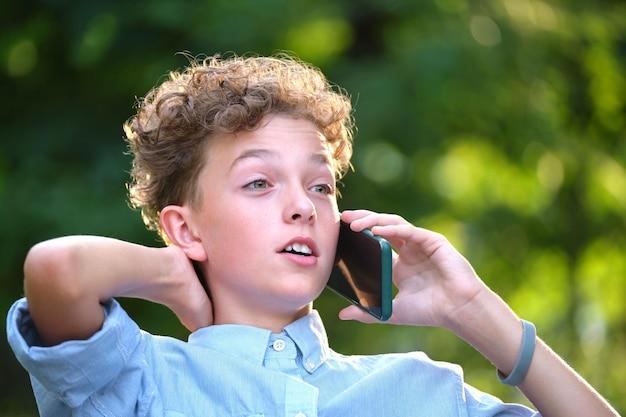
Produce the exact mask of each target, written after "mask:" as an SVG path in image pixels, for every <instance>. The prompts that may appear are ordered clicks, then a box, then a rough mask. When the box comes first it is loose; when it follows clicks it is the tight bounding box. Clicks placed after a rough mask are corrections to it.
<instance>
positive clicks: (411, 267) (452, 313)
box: [340, 210, 618, 417]
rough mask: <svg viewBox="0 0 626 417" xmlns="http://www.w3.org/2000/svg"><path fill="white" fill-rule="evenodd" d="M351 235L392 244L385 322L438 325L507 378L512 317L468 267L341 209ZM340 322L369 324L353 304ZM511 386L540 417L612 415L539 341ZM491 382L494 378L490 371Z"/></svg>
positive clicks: (408, 230)
mask: <svg viewBox="0 0 626 417" xmlns="http://www.w3.org/2000/svg"><path fill="white" fill-rule="evenodd" d="M342 219H343V220H344V221H346V222H348V223H351V227H352V228H353V230H356V231H358V230H362V229H364V228H369V229H372V232H373V233H374V234H377V235H380V236H382V237H384V238H386V239H387V240H389V242H390V243H391V244H392V245H393V246H394V248H395V250H396V251H397V256H396V257H395V259H394V267H393V268H394V269H393V275H394V282H395V284H396V286H397V287H398V289H399V291H398V294H397V295H396V297H395V298H394V301H393V309H394V312H393V315H392V317H391V319H390V322H392V323H398V324H411V325H423V326H438V327H445V328H447V329H449V330H451V331H453V332H454V333H456V334H457V335H458V336H460V337H461V338H463V339H464V340H466V341H467V342H468V343H470V344H471V345H472V346H474V347H475V348H476V349H477V350H478V351H479V352H480V353H481V354H483V355H484V356H485V357H486V358H487V359H488V360H489V361H490V362H491V363H493V364H494V365H495V366H496V367H497V368H498V369H499V370H500V371H501V372H502V373H503V374H504V375H509V373H511V371H512V370H513V367H514V365H515V362H516V361H517V357H518V355H519V352H520V348H521V345H522V335H523V330H522V324H521V322H520V319H519V317H517V315H516V314H515V313H514V312H513V311H512V310H511V309H510V308H509V307H508V305H507V304H506V303H505V302H504V301H503V300H502V299H501V298H500V297H499V296H498V295H497V294H495V293H494V292H493V291H491V290H490V289H489V288H488V287H487V286H486V285H485V284H484V283H483V282H482V281H481V280H480V278H479V277H478V276H477V275H476V273H475V272H474V270H473V268H472V267H471V265H470V264H469V263H468V262H467V261H466V260H465V258H463V256H461V255H460V254H459V253H458V252H457V251H456V250H455V249H454V248H453V247H452V245H450V243H449V242H448V241H447V240H446V239H445V238H443V236H441V235H438V234H437V233H433V232H430V231H428V230H424V229H420V228H416V227H414V226H413V225H411V224H410V223H408V222H407V221H406V220H404V219H402V218H401V217H399V216H395V215H385V214H377V213H372V212H368V211H364V210H358V211H345V212H343V213H342ZM340 316H341V318H343V319H356V320H359V321H363V322H373V321H374V320H373V318H371V316H369V315H368V314H366V313H364V312H362V311H361V310H360V309H358V308H356V307H355V306H351V307H348V308H346V309H344V310H342V311H341V313H340ZM535 344H536V347H535V351H534V355H533V357H532V360H531V363H530V368H529V370H528V373H527V374H526V376H525V378H524V379H523V380H522V382H521V383H520V385H519V386H518V387H519V388H520V390H521V391H522V392H523V393H524V394H525V395H526V397H528V399H529V400H530V401H531V402H532V403H533V404H534V405H535V407H537V409H538V411H539V412H540V413H541V415H542V416H544V417H549V416H572V415H593V416H618V414H617V413H616V412H615V410H613V409H612V408H611V406H610V405H609V404H608V403H607V402H606V401H605V400H604V399H603V398H602V397H601V396H600V395H599V394H598V393H597V392H596V391H595V390H594V389H593V388H592V387H591V386H589V384H588V383H587V382H586V381H585V380H584V379H583V378H581V377H580V376H579V375H578V374H577V373H576V372H575V371H574V370H572V369H571V368H570V367H569V366H568V365H567V364H566V363H565V362H564V361H563V360H562V359H561V358H559V357H558V356H557V355H556V354H555V353H554V352H553V351H552V350H551V349H550V348H549V347H548V346H547V345H546V344H545V343H543V342H542V341H541V340H540V339H536V341H535ZM494 378H495V373H494Z"/></svg>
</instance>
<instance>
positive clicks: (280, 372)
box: [7, 299, 538, 417]
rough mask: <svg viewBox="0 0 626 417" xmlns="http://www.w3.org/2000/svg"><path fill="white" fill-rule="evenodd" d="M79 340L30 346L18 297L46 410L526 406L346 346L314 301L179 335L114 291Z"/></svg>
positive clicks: (385, 412) (329, 412) (454, 411)
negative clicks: (140, 315)
mask: <svg viewBox="0 0 626 417" xmlns="http://www.w3.org/2000/svg"><path fill="white" fill-rule="evenodd" d="M104 309H105V313H106V319H105V322H104V325H103V327H102V329H101V330H100V331H98V332H97V333H96V334H94V335H93V336H92V337H91V338H90V339H88V340H84V341H69V342H65V343H62V344H59V345H57V346H53V347H41V346H38V344H39V343H38V336H37V332H36V330H35V328H34V326H33V322H32V319H31V317H30V314H29V312H28V306H27V303H26V300H24V299H22V300H18V301H17V302H16V303H15V304H14V305H13V306H12V307H11V310H10V311H9V314H8V317H7V334H8V338H9V342H10V344H11V347H12V348H13V350H14V352H15V355H16V356H17V358H18V360H19V361H20V363H21V364H22V365H23V366H24V368H26V370H28V372H29V373H30V375H31V381H32V385H33V391H34V393H35V397H36V399H37V404H38V406H39V410H40V413H41V415H42V416H44V417H48V416H53V417H63V416H116V417H130V416H169V417H174V416H178V417H181V416H187V417H193V416H203V417H205V416H220V417H222V416H234V417H250V416H254V417H261V416H265V417H270V416H272V417H274V416H276V417H283V416H284V417H316V416H318V417H323V416H337V417H349V416H359V417H369V416H372V417H373V416H376V417H381V416H383V417H388V416H392V417H401V416H429V417H430V416H446V417H449V416H494V415H498V416H532V415H538V414H535V413H534V412H533V411H532V410H529V409H527V408H525V407H523V406H521V405H515V404H503V403H502V402H500V401H499V400H498V399H496V398H494V397H492V396H490V395H487V394H484V393H481V392H479V391H477V390H476V389H474V388H472V387H470V386H468V385H467V384H465V383H464V382H463V376H462V371H461V368H460V367H458V366H456V365H451V364H447V363H441V362H435V361H432V360H430V359H429V358H428V357H427V356H426V355H425V354H423V353H421V352H412V353H401V354H385V355H374V356H345V355H341V354H338V353H336V352H334V351H333V350H331V349H330V347H329V346H328V340H327V338H326V332H325V330H324V326H323V324H322V321H321V320H320V317H319V315H318V314H317V312H313V313H311V314H309V315H308V316H306V317H303V318H302V319H300V320H297V321H296V322H294V323H292V324H290V325H289V326H287V327H285V329H284V330H283V331H282V332H281V333H280V334H273V333H272V332H270V331H269V330H264V329H259V328H255V327H249V326H240V325H218V326H210V327H206V328H203V329H200V330H198V331H196V332H195V333H192V334H191V335H190V336H189V341H188V342H184V341H181V340H178V339H174V338H171V337H163V336H154V335H152V334H149V333H146V332H143V331H141V330H140V329H139V327H138V326H137V324H136V323H135V322H134V321H133V320H131V319H130V318H129V317H128V315H127V314H126V312H125V311H124V310H123V309H122V308H121V306H120V305H119V304H118V303H117V302H116V301H114V300H113V301H111V302H109V303H107V304H106V305H105V306H104Z"/></svg>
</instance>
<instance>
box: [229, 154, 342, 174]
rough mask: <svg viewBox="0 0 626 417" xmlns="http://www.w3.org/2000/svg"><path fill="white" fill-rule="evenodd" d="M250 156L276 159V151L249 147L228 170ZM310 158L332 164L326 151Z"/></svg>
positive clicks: (317, 161) (321, 162) (277, 156)
mask: <svg viewBox="0 0 626 417" xmlns="http://www.w3.org/2000/svg"><path fill="white" fill-rule="evenodd" d="M251 158H258V159H263V160H270V159H278V158H279V155H278V152H276V151H273V150H271V149H249V150H247V151H245V152H243V153H242V154H241V155H239V156H238V157H237V158H235V160H234V161H233V163H232V164H230V168H229V171H232V170H233V169H234V168H235V167H236V166H237V165H239V164H240V163H242V162H243V161H245V160H247V159H251ZM310 160H311V161H312V162H314V163H316V164H319V165H332V164H331V161H330V157H329V155H328V153H327V152H316V153H314V154H313V155H311V158H310Z"/></svg>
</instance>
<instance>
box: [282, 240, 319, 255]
mask: <svg viewBox="0 0 626 417" xmlns="http://www.w3.org/2000/svg"><path fill="white" fill-rule="evenodd" d="M283 252H285V253H293V254H295V255H302V256H311V255H312V254H313V251H312V250H311V248H309V247H308V246H307V245H305V244H303V243H293V244H291V245H288V246H287V247H286V248H285V249H283Z"/></svg>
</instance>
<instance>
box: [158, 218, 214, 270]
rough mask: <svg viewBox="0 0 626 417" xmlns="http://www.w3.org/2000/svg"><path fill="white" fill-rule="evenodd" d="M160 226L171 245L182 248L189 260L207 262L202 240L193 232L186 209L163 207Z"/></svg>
mask: <svg viewBox="0 0 626 417" xmlns="http://www.w3.org/2000/svg"><path fill="white" fill-rule="evenodd" d="M161 226H162V227H163V230H164V231H165V233H166V234H167V237H168V238H169V240H170V241H171V242H172V244H174V245H176V246H178V247H180V248H182V249H183V250H184V251H185V253H186V254H187V256H188V257H189V258H190V259H191V260H194V261H198V262H203V261H206V260H207V254H206V251H205V250H204V246H203V245H202V240H201V239H200V237H199V236H198V235H197V234H196V233H195V231H194V228H193V224H192V222H191V213H190V212H189V209H188V208H187V207H181V206H167V207H165V208H164V209H163V210H161Z"/></svg>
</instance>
